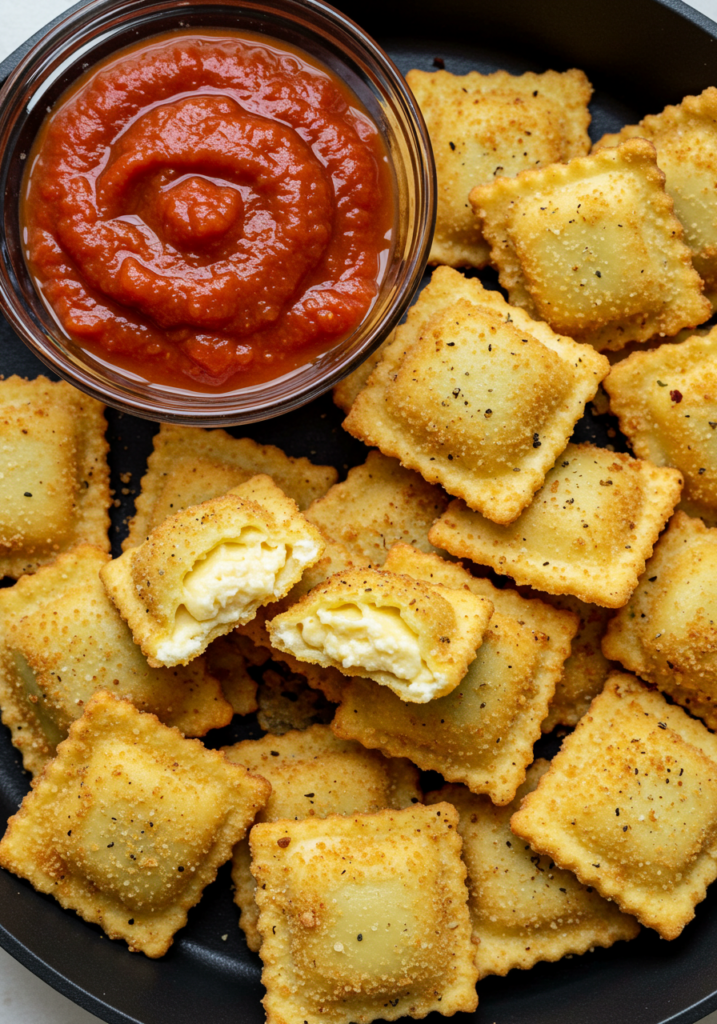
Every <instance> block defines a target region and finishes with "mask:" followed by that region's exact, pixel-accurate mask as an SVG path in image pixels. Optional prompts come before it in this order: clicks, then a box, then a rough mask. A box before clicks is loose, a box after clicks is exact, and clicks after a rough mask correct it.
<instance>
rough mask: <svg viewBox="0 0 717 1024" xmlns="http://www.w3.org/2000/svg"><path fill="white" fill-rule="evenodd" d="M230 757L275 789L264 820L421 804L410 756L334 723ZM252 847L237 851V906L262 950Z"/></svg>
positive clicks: (251, 940) (229, 750)
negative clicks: (393, 754)
mask: <svg viewBox="0 0 717 1024" xmlns="http://www.w3.org/2000/svg"><path fill="white" fill-rule="evenodd" d="M223 753H224V754H225V755H226V756H227V757H228V759H229V760H230V761H232V762H233V763H234V764H240V765H243V767H244V768H246V769H247V770H248V771H250V772H252V773H253V774H256V775H261V777H262V778H264V779H266V780H267V781H268V782H270V783H271V796H270V797H269V802H268V803H267V804H266V806H265V807H264V808H263V809H262V810H261V811H260V812H259V814H258V815H257V821H281V820H282V819H291V820H294V821H300V820H301V819H302V818H314V817H316V818H326V817H328V815H330V814H368V813H372V812H375V811H380V810H383V809H384V808H386V807H394V808H396V809H398V808H401V807H410V806H411V805H412V804H416V803H419V802H420V800H421V791H420V789H419V788H418V769H417V768H416V767H415V765H412V764H411V763H410V761H406V760H404V759H403V758H387V757H384V756H383V755H382V754H379V753H378V752H377V751H374V750H366V749H365V748H364V747H362V746H361V745H360V744H359V743H352V742H351V741H350V740H340V739H338V737H336V736H334V734H333V733H332V732H331V729H330V728H329V727H328V725H313V726H311V728H310V729H306V730H305V731H304V732H296V731H292V732H287V733H284V735H283V736H271V735H269V736H262V738H261V739H260V740H242V741H241V742H240V743H235V744H234V745H233V746H231V747H224V748H223ZM250 863H251V853H250V851H249V841H248V840H242V842H241V843H239V844H238V845H237V847H236V848H235V850H234V859H233V861H232V881H233V883H234V902H235V903H236V905H237V906H238V907H239V909H240V911H241V917H240V919H239V926H240V927H241V929H242V930H243V932H244V934H245V936H246V941H247V945H248V946H249V949H252V950H254V951H255V952H256V951H258V949H259V947H260V946H261V935H260V934H259V930H258V928H257V922H258V920H259V908H258V907H257V904H256V898H255V896H256V882H255V880H254V876H253V875H252V873H251V871H250Z"/></svg>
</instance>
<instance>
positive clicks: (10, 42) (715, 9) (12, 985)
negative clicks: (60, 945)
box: [0, 0, 717, 1024]
mask: <svg viewBox="0 0 717 1024" xmlns="http://www.w3.org/2000/svg"><path fill="white" fill-rule="evenodd" d="M627 2H629V0H627ZM70 6H71V4H70V3H68V2H67V0H25V2H24V3H23V2H18V0H0V60H2V59H3V58H5V57H6V56H7V55H8V54H9V53H12V51H13V50H14V49H15V48H16V47H18V46H19V45H20V44H21V43H22V42H24V41H25V39H27V38H28V36H31V35H32V34H33V32H37V30H38V29H40V28H42V26H43V25H45V24H46V23H47V22H48V21H50V19H51V18H55V17H57V15H58V14H61V13H62V11H64V10H65V9H66V8H67V7H70ZM692 6H693V7H695V8H696V9H697V10H698V11H702V13H703V14H706V15H708V16H709V17H710V18H713V19H714V20H715V21H717V0H694V2H693V3H692ZM715 85H717V81H716V82H715ZM646 113H647V111H646ZM650 113H653V111H650ZM97 1020H98V1018H97V1017H95V1016H94V1014H92V1013H87V1012H86V1011H85V1010H81V1009H80V1008H79V1007H78V1006H75V1004H74V1003H72V1002H70V1000H69V999H66V998H65V997H64V996H62V995H60V994H59V993H58V992H55V991H54V990H53V989H51V988H50V987H49V985H46V984H45V983H44V982H43V981H40V979H39V978H36V977H35V976H34V974H31V973H30V971H28V970H27V969H26V968H24V967H22V966H21V965H20V964H19V963H17V961H16V960H13V958H12V957H11V956H9V955H8V954H7V953H6V952H5V951H4V950H2V949H0V1024H40V1022H42V1024H93V1022H95V1024H96V1021H97ZM702 1024H717V1013H713V1014H710V1016H709V1017H706V1018H705V1019H704V1021H703V1022H702Z"/></svg>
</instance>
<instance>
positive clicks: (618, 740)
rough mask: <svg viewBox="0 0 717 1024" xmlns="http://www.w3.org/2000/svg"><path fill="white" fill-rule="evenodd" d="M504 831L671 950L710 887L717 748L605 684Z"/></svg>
mask: <svg viewBox="0 0 717 1024" xmlns="http://www.w3.org/2000/svg"><path fill="white" fill-rule="evenodd" d="M510 824H511V828H512V829H513V831H514V832H515V833H516V835H519V836H521V837H522V838H523V839H525V840H526V842H528V843H529V844H530V845H531V846H532V847H533V849H534V850H536V851H537V852H538V853H541V854H545V855H547V856H550V857H552V858H553V860H554V861H555V863H556V864H557V865H558V866H559V867H562V868H566V869H568V870H570V871H573V872H575V874H576V875H577V876H578V878H579V879H580V881H581V882H582V883H583V884H584V885H592V886H594V887H595V888H596V889H597V890H598V892H600V893H601V894H602V895H603V896H605V897H606V898H607V899H612V900H614V901H615V902H616V903H617V904H618V906H619V907H620V908H621V909H622V910H623V911H625V913H628V914H634V915H635V916H636V917H637V919H638V920H639V921H640V923H641V924H644V925H646V926H647V927H649V928H654V929H656V930H657V931H658V932H659V933H660V935H661V936H662V937H663V938H664V939H675V938H677V936H678V935H679V934H680V933H681V931H682V929H683V928H684V926H685V925H686V924H687V923H688V921H691V920H692V918H693V917H694V908H695V904H697V903H699V902H700V900H702V899H704V896H705V892H706V889H707V886H708V885H709V884H710V882H712V881H713V880H714V879H715V877H717V737H715V736H714V735H713V734H712V733H710V732H709V731H708V730H707V729H706V728H705V727H704V725H703V724H702V723H701V722H698V721H696V720H695V719H693V718H690V717H689V715H687V714H685V712H684V711H683V710H682V708H678V707H674V706H671V705H669V704H668V703H667V701H666V700H665V698H664V697H663V696H662V695H661V694H659V693H656V692H653V691H650V690H648V688H647V687H646V686H645V685H644V684H643V683H641V682H639V680H637V679H636V678H635V677H634V676H628V675H622V674H615V675H612V676H611V677H610V678H609V679H608V681H607V683H606V684H605V689H604V690H603V692H602V693H601V694H600V696H599V697H596V698H595V700H594V701H593V703H592V705H591V707H590V711H589V712H588V713H587V715H585V716H584V718H582V719H581V721H580V722H579V723H578V726H577V728H576V729H575V732H573V733H571V734H570V735H569V736H567V737H566V738H565V740H564V741H563V745H562V748H561V750H560V753H559V754H558V755H557V756H556V757H555V758H554V759H553V761H552V762H551V766H550V770H549V771H548V772H547V773H546V774H545V775H544V776H543V777H542V779H541V780H540V783H539V785H538V788H537V789H536V790H535V792H534V793H530V794H529V795H528V796H527V797H525V799H524V801H523V804H522V807H521V809H520V810H519V811H518V812H517V813H516V814H514V815H513V817H512V818H511V823H510Z"/></svg>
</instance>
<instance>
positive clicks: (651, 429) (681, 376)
mask: <svg viewBox="0 0 717 1024" xmlns="http://www.w3.org/2000/svg"><path fill="white" fill-rule="evenodd" d="M715 92H717V90H715ZM605 390H606V391H607V392H608V394H609V395H610V411H611V412H613V413H614V414H615V415H616V416H617V417H618V419H619V420H620V429H621V430H622V432H623V433H624V434H625V435H626V436H627V438H628V440H629V442H630V444H631V445H632V448H633V451H634V452H635V454H636V455H638V456H639V457H640V458H641V459H649V460H650V461H651V462H654V463H655V465H656V466H674V467H675V468H676V469H679V471H680V472H681V473H682V475H683V477H684V478H685V487H684V490H683V492H682V502H681V505H680V507H681V508H682V509H684V511H685V512H687V513H689V514H690V515H694V516H702V517H703V518H704V519H706V520H708V522H709V525H710V526H715V525H717V434H716V433H715V431H716V430H717V328H715V327H713V328H712V330H711V331H709V333H707V334H705V335H704V336H703V337H700V336H699V335H694V336H692V337H690V338H688V339H687V340H686V341H681V342H679V343H678V344H665V345H660V347H659V348H655V349H652V350H651V351H649V352H635V353H633V354H632V355H631V356H629V358H627V359H625V360H623V361H622V362H621V363H618V365H617V366H613V368H612V370H611V371H610V376H609V377H608V378H607V380H606V381H605Z"/></svg>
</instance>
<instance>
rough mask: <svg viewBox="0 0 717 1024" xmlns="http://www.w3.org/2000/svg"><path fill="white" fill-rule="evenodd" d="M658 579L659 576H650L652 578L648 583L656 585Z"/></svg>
mask: <svg viewBox="0 0 717 1024" xmlns="http://www.w3.org/2000/svg"><path fill="white" fill-rule="evenodd" d="M656 579H657V576H650V577H648V580H647V582H648V583H654V582H655V580H656Z"/></svg>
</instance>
